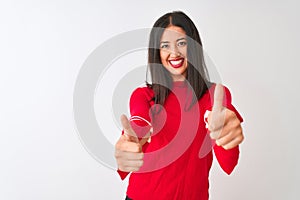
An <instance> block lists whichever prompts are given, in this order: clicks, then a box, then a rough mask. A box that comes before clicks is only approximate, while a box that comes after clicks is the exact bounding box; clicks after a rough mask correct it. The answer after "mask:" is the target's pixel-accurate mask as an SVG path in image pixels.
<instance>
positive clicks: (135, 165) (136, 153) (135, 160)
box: [115, 115, 147, 172]
mask: <svg viewBox="0 0 300 200" xmlns="http://www.w3.org/2000/svg"><path fill="white" fill-rule="evenodd" d="M121 123H122V126H123V130H124V134H123V135H121V137H120V138H119V140H118V141H117V143H116V145H115V158H116V160H117V164H118V168H119V169H120V170H121V171H124V172H132V171H138V170H139V169H140V167H141V166H142V165H143V157H144V154H143V152H142V145H143V144H144V143H145V142H146V141H147V138H143V139H141V141H140V140H139V139H138V137H137V136H136V133H135V132H134V130H133V129H132V127H131V125H130V122H129V120H128V119H127V117H126V116H125V115H122V116H121Z"/></svg>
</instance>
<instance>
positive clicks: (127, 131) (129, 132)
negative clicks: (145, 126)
mask: <svg viewBox="0 0 300 200" xmlns="http://www.w3.org/2000/svg"><path fill="white" fill-rule="evenodd" d="M120 119H121V123H122V127H123V130H124V135H125V137H126V138H127V140H128V141H131V142H135V143H139V139H138V137H137V135H136V133H135V132H134V130H133V129H132V127H131V125H130V122H129V120H128V119H127V117H126V115H124V114H122V115H121V118H120Z"/></svg>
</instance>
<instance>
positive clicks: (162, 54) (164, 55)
mask: <svg viewBox="0 0 300 200" xmlns="http://www.w3.org/2000/svg"><path fill="white" fill-rule="evenodd" d="M167 57H168V56H167V53H166V52H163V51H160V61H161V63H162V64H166V63H167Z"/></svg>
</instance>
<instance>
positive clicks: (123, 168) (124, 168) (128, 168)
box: [119, 165, 140, 172]
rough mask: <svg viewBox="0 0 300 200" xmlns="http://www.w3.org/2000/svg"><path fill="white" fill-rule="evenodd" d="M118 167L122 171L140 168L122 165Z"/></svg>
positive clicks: (132, 170)
mask: <svg viewBox="0 0 300 200" xmlns="http://www.w3.org/2000/svg"><path fill="white" fill-rule="evenodd" d="M119 169H120V170H121V171H123V172H136V171H138V170H139V169H140V167H125V166H124V167H123V166H121V165H120V166H119Z"/></svg>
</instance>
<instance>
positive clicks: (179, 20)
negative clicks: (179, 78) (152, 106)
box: [147, 11, 210, 109]
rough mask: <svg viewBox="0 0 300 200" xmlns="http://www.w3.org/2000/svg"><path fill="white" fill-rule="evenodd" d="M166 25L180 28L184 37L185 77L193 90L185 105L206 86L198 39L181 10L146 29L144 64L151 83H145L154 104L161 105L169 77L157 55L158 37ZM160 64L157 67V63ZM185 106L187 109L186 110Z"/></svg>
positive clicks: (166, 93)
mask: <svg viewBox="0 0 300 200" xmlns="http://www.w3.org/2000/svg"><path fill="white" fill-rule="evenodd" d="M169 25H174V26H178V27H181V28H182V29H183V30H184V31H185V33H186V35H187V36H188V37H187V60H188V67H187V76H186V80H187V81H188V82H189V84H190V86H191V89H193V90H194V92H195V95H193V99H192V102H191V103H190V105H189V108H191V107H192V105H193V104H195V102H197V101H198V100H199V99H200V98H201V97H202V95H203V94H204V93H205V91H206V90H207V89H208V87H209V86H210V82H209V75H208V71H207V68H206V65H205V62H204V57H203V49H202V42H201V39H200V36H199V32H198V30H197V28H196V26H195V24H194V23H193V21H192V20H191V19H190V18H189V17H188V16H187V15H186V14H185V13H183V12H181V11H174V12H170V13H167V14H165V15H163V16H162V17H160V18H159V19H158V20H157V21H156V22H155V23H154V25H153V28H152V30H151V32H150V40H149V48H148V67H149V70H150V75H151V81H152V84H150V83H147V85H148V87H151V88H152V90H153V91H154V97H153V100H154V102H155V103H156V104H160V105H164V103H165V100H166V98H167V97H168V95H169V94H170V92H171V91H170V89H169V88H172V84H173V80H172V77H171V75H170V73H169V71H168V70H166V69H165V67H163V66H162V63H161V58H160V39H161V36H162V34H163V31H164V28H167V27H168V26H169ZM158 65H160V66H158ZM189 108H188V109H189Z"/></svg>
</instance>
